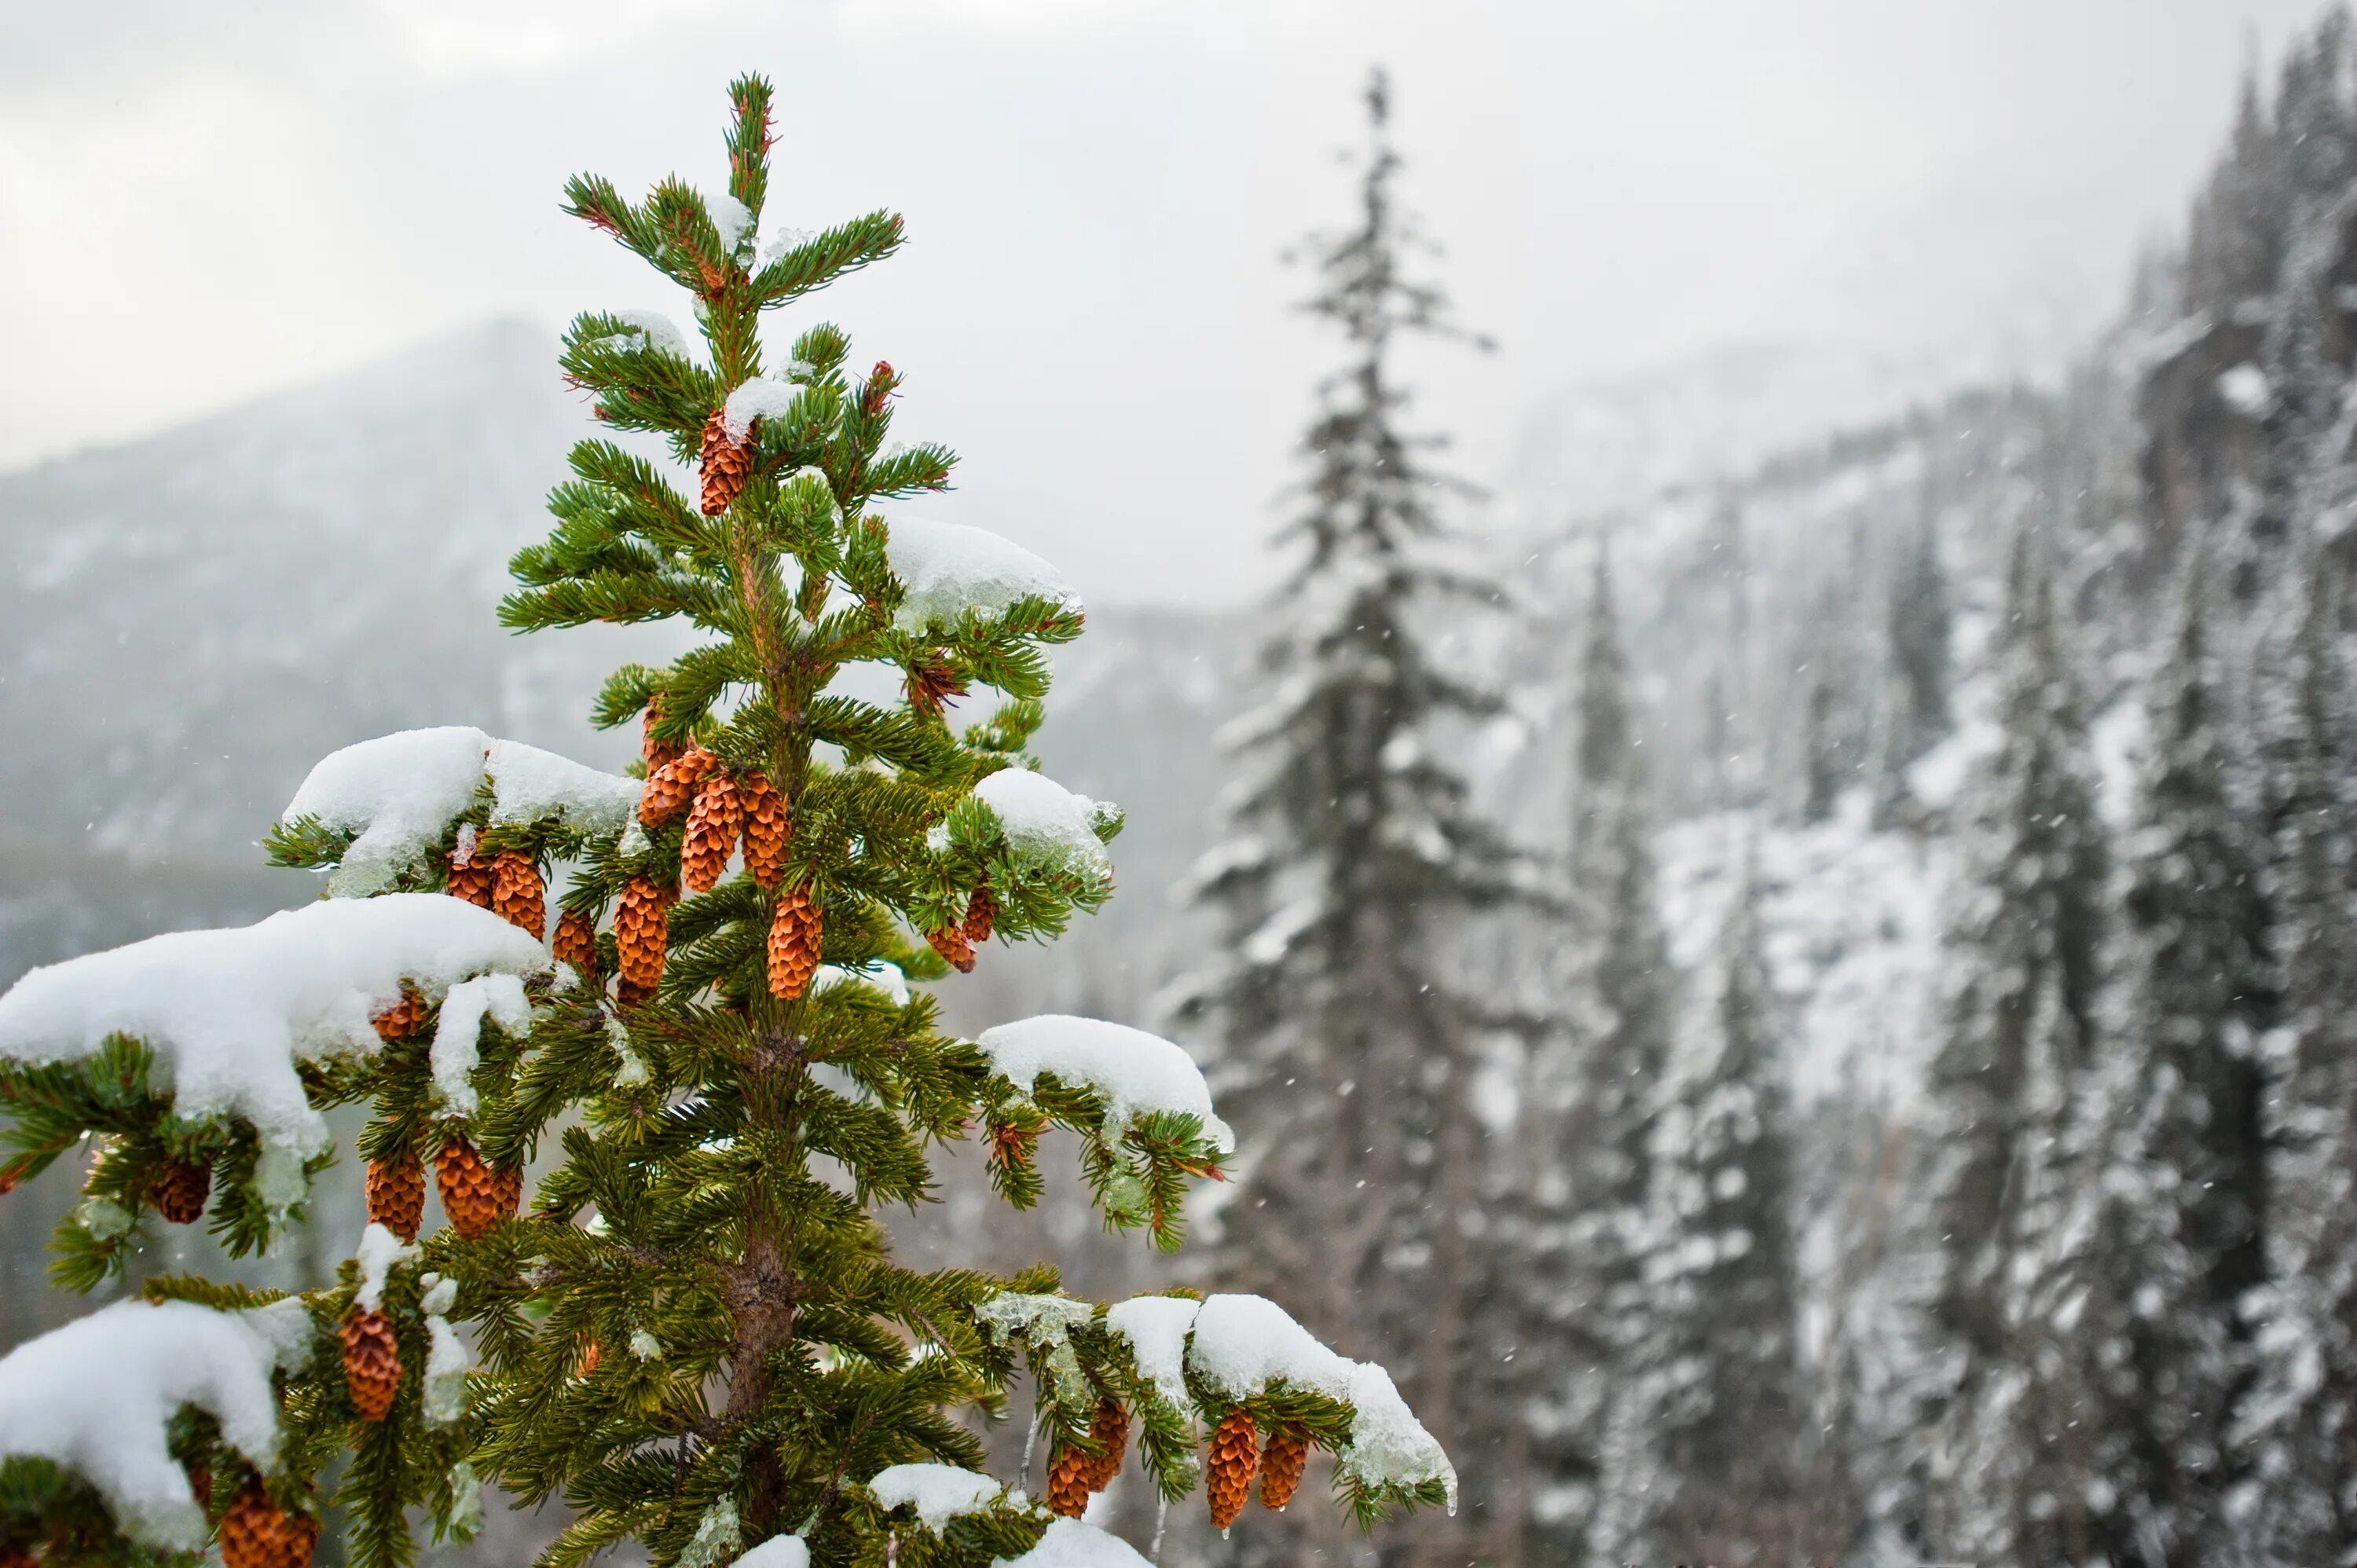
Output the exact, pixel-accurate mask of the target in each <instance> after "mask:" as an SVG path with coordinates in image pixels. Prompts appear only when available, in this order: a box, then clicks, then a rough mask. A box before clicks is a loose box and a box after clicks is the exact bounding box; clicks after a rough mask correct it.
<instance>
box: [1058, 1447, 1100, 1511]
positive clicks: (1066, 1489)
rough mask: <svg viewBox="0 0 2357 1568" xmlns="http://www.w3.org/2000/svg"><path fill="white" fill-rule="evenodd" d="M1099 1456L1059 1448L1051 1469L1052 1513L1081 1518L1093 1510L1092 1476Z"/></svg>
mask: <svg viewBox="0 0 2357 1568" xmlns="http://www.w3.org/2000/svg"><path fill="white" fill-rule="evenodd" d="M1095 1468H1096V1455H1093V1454H1090V1453H1087V1452H1085V1451H1083V1450H1082V1449H1079V1448H1069V1447H1067V1448H1059V1449H1057V1450H1056V1457H1055V1459H1054V1460H1053V1462H1051V1463H1050V1464H1049V1466H1048V1511H1049V1513H1052V1514H1060V1515H1061V1516H1062V1517H1063V1518H1065V1519H1078V1518H1080V1517H1081V1516H1082V1514H1084V1513H1086V1512H1088V1511H1089V1477H1090V1475H1091V1474H1092V1473H1093V1471H1094V1470H1095Z"/></svg>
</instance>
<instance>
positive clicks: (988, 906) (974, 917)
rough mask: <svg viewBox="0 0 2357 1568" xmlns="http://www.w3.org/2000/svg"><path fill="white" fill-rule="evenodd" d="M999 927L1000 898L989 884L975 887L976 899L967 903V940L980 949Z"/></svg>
mask: <svg viewBox="0 0 2357 1568" xmlns="http://www.w3.org/2000/svg"><path fill="white" fill-rule="evenodd" d="M997 927H998V897H997V895H996V894H994V893H992V892H991V890H990V884H989V883H987V882H977V883H975V884H974V897H971V898H968V899H967V900H966V901H965V940H967V941H969V942H972V943H974V945H975V946H977V947H979V946H980V945H981V944H983V943H984V942H986V941H988V940H990V933H991V932H992V931H994V930H996V929H997Z"/></svg>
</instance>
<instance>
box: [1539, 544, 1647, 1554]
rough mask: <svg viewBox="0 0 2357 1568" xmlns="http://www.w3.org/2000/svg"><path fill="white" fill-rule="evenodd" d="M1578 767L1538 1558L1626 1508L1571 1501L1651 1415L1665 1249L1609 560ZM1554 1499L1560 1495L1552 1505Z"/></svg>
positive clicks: (1542, 1259)
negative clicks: (1648, 1389) (1640, 1392)
mask: <svg viewBox="0 0 2357 1568" xmlns="http://www.w3.org/2000/svg"><path fill="white" fill-rule="evenodd" d="M1577 681H1578V704H1577V718H1578V725H1579V733H1578V736H1577V741H1576V743H1575V749H1574V752H1573V757H1572V789H1573V797H1572V802H1571V807H1572V809H1571V817H1572V824H1571V846H1570V857H1569V899H1570V904H1569V919H1568V921H1567V924H1566V940H1565V943H1564V950H1563V962H1562V964H1561V966H1560V967H1561V968H1562V970H1563V980H1562V984H1563V988H1564V990H1565V993H1566V998H1567V1004H1566V1015H1567V1016H1566V1019H1565V1024H1564V1029H1563V1033H1562V1036H1561V1037H1560V1038H1559V1039H1557V1040H1555V1042H1553V1043H1552V1045H1551V1047H1550V1048H1549V1049H1547V1050H1544V1051H1542V1052H1541V1053H1539V1054H1538V1059H1537V1063H1536V1066H1535V1068H1534V1074H1533V1079H1534V1085H1533V1089H1532V1091H1531V1094H1530V1101H1531V1103H1532V1105H1533V1106H1534V1113H1535V1114H1536V1115H1538V1116H1540V1117H1543V1118H1544V1121H1543V1122H1541V1124H1540V1125H1539V1126H1538V1127H1537V1128H1536V1129H1534V1133H1532V1136H1533V1137H1534V1140H1536V1141H1537V1142H1538V1143H1539V1144H1540V1149H1541V1153H1540V1155H1539V1160H1538V1169H1537V1171H1536V1172H1535V1174H1534V1179H1533V1180H1532V1182H1531V1184H1530V1197H1529V1206H1530V1208H1531V1212H1532V1219H1531V1222H1530V1226H1529V1232H1530V1240H1529V1242H1528V1251H1529V1262H1528V1264H1527V1267H1526V1274H1527V1278H1526V1281H1525V1284H1524V1295H1525V1300H1526V1303H1527V1305H1526V1307H1525V1311H1524V1319H1525V1323H1526V1327H1525V1329H1524V1332H1523V1335H1522V1337H1521V1338H1520V1343H1521V1345H1522V1346H1523V1354H1524V1355H1527V1356H1532V1357H1534V1359H1535V1360H1536V1364H1537V1366H1538V1367H1539V1368H1543V1369H1544V1371H1540V1372H1534V1379H1535V1381H1534V1386H1533V1389H1532V1391H1531V1394H1532V1397H1531V1399H1530V1401H1529V1404H1530V1409H1531V1411H1532V1416H1531V1420H1532V1423H1533V1432H1532V1439H1531V1446H1532V1456H1533V1465H1534V1471H1535V1473H1536V1474H1535V1480H1536V1482H1537V1484H1538V1486H1539V1487H1540V1488H1541V1491H1540V1500H1541V1502H1542V1504H1543V1505H1544V1506H1542V1507H1541V1509H1539V1511H1538V1513H1537V1515H1536V1517H1535V1518H1534V1541H1535V1542H1536V1543H1537V1548H1538V1550H1537V1552H1536V1553H1535V1556H1536V1560H1539V1561H1548V1560H1553V1559H1558V1558H1561V1557H1564V1556H1567V1555H1575V1554H1577V1553H1578V1552H1587V1551H1592V1552H1597V1553H1599V1554H1602V1555H1604V1556H1606V1557H1607V1558H1608V1559H1609V1554H1610V1552H1613V1551H1615V1550H1617V1549H1618V1541H1619V1539H1620V1535H1621V1530H1622V1524H1621V1514H1620V1511H1619V1510H1620V1503H1621V1502H1622V1501H1623V1499H1617V1498H1609V1497H1603V1496H1601V1495H1598V1496H1595V1497H1592V1498H1590V1500H1589V1505H1588V1507H1587V1509H1586V1510H1585V1513H1584V1514H1583V1512H1582V1511H1581V1510H1580V1509H1579V1508H1578V1507H1577V1502H1576V1498H1577V1492H1576V1491H1575V1490H1574V1488H1575V1487H1577V1486H1578V1485H1579V1484H1580V1483H1582V1482H1583V1481H1587V1480H1589V1479H1590V1478H1591V1477H1593V1478H1595V1479H1596V1480H1597V1481H1599V1482H1600V1481H1601V1480H1602V1479H1603V1477H1601V1476H1599V1475H1598V1467H1599V1466H1600V1465H1601V1464H1602V1463H1603V1460H1604V1450H1605V1448H1606V1446H1607V1444H1608V1443H1609V1440H1610V1434H1612V1432H1613V1429H1614V1423H1615V1422H1616V1421H1626V1420H1628V1419H1630V1418H1631V1415H1632V1414H1633V1415H1635V1416H1636V1417H1638V1418H1641V1417H1642V1415H1643V1413H1644V1412H1641V1411H1637V1410H1634V1409H1633V1407H1632V1406H1631V1405H1629V1404H1627V1403H1625V1402H1624V1401H1625V1400H1626V1399H1628V1398H1629V1397H1630V1396H1629V1395H1628V1392H1627V1391H1626V1390H1625V1388H1624V1387H1623V1379H1622V1374H1623V1372H1624V1371H1625V1370H1626V1369H1627V1368H1628V1367H1629V1366H1630V1365H1631V1364H1632V1362H1633V1361H1634V1360H1635V1359H1637V1358H1638V1356H1639V1355H1640V1353H1641V1345H1642V1342H1643V1339H1644V1336H1645V1332H1646V1329H1647V1319H1648V1315H1649V1313H1650V1311H1651V1308H1652V1297H1651V1289H1650V1286H1649V1285H1648V1283H1647V1281H1646V1264H1647V1262H1648V1260H1649V1259H1652V1258H1653V1257H1655V1256H1658V1255H1659V1254H1660V1252H1661V1250H1662V1246H1663V1237H1662V1234H1661V1230H1660V1226H1659V1214H1658V1210H1657V1209H1656V1208H1655V1206H1654V1201H1653V1199H1654V1194H1655V1191H1656V1180H1657V1177H1656V1161H1657V1155H1658V1153H1659V1145H1658V1140H1657V1136H1656V1124H1657V1121H1658V1118H1659V1115H1660V1112H1661V1106H1662V1101H1661V1095H1662V1083H1663V1070H1664V1069H1665V1067H1666V1065H1667V1063H1668V1060H1669V1047H1670V1033H1671V1029H1672V1026H1673V1008H1674V999H1675V984H1674V974H1673V972H1672V970H1671V966H1670V958H1669V950H1668V943H1667V940H1666V939H1665V938H1664V936H1663V931H1662V926H1661V915H1660V909H1659V906H1658V903H1657V897H1658V894H1657V890H1656V886H1655V876H1654V864H1653V845H1652V812H1651V811H1650V809H1649V796H1648V789H1649V785H1648V780H1647V776H1646V768H1645V766H1644V760H1643V753H1642V750H1641V746H1640V744H1639V742H1640V740H1641V735H1640V731H1639V727H1638V726H1639V722H1640V721H1639V719H1638V715H1637V712H1636V707H1635V696H1634V693H1632V692H1631V690H1630V681H1629V671H1628V664H1627V661H1626V658H1625V655H1624V654H1623V652H1622V650H1621V643H1620V628H1619V623H1618V618H1617V616H1616V615H1615V613H1614V609H1613V598H1612V577H1611V572H1610V568H1609V564H1608V563H1607V561H1606V560H1605V558H1604V557H1603V555H1602V554H1601V553H1599V555H1598V561H1597V568H1596V578H1595V587H1594V590H1593V593H1592V595H1591V597H1590V601H1589V613H1588V622H1587V636H1586V640H1585V642H1584V645H1583V649H1582V654H1581V660H1580V668H1579V670H1578V671H1577ZM1550 1498H1552V1499H1555V1500H1553V1501H1549V1499H1550Z"/></svg>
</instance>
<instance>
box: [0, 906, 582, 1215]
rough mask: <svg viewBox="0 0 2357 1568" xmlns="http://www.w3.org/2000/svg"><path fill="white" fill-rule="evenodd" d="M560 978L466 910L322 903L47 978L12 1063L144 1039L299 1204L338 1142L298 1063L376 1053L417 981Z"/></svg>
mask: <svg viewBox="0 0 2357 1568" xmlns="http://www.w3.org/2000/svg"><path fill="white" fill-rule="evenodd" d="M547 967H548V955H547V954H546V953H545V952H544V951H543V950H541V946H540V944H539V943H538V942H536V941H534V940H533V939H532V938H531V937H529V936H527V935H525V934H524V933H523V932H522V931H521V930H518V929H516V928H515V927H513V926H511V925H510V924H508V923H507V922H506V921H505V920H502V919H500V918H499V917H498V916H497V915H494V914H492V913H491V912H490V910H488V909H481V908H476V907H475V906H474V905H472V904H469V903H467V902H466V901H464V900H463V899H458V898H446V897H441V896H440V895H438V894H429V893H395V894H391V895H388V896H386V897H382V898H369V899H328V900H323V901H321V902H319V903H316V904H308V905H306V906H304V907H303V908H300V909H290V910H287V911H285V912H284V913H281V914H276V915H273V916H271V917H270V918H267V919H265V920H263V921H261V922H259V923H258V924H255V925H252V926H238V927H231V928H226V929H218V930H201V931H175V932H172V933H170V934H168V935H166V936H160V937H150V938H148V939H147V940H145V941H139V942H133V943H132V944H131V945H130V946H128V947H120V948H114V949H112V950H108V951H105V952H96V953H90V954H87V955H85V956H83V957H81V958H76V959H69V960H67V961H65V962H63V963H55V964H50V965H48V966H47V967H46V968H41V969H36V970H34V971H32V972H30V973H28V974H27V975H26V976H25V977H24V978H23V979H21V980H19V981H17V982H16V984H15V985H14V986H12V987H10V988H9V990H8V991H7V992H6V993H5V994H0V1060H9V1061H16V1062H23V1063H27V1064H28V1065H41V1064H46V1063H51V1062H61V1061H70V1060H78V1059H81V1058H86V1057H89V1056H91V1055H93V1054H95V1053H97V1052H98V1051H99V1050H101V1049H102V1048H103V1047H105V1045H106V1042H107V1041H108V1040H109V1039H110V1038H112V1037H113V1036H124V1037H127V1038H131V1039H135V1040H138V1041H141V1042H143V1043H144V1044H145V1046H146V1047H147V1048H148V1049H149V1050H150V1051H152V1052H153V1053H154V1054H155V1058H156V1074H157V1081H158V1082H159V1083H160V1084H161V1085H162V1086H163V1087H164V1088H165V1089H167V1090H168V1091H169V1092H170V1094H171V1096H172V1100H173V1107H174V1110H175V1111H176V1112H178V1114H179V1115H180V1116H181V1117H183V1118H184V1119H186V1120H188V1121H192V1122H199V1121H206V1120H210V1119H212V1118H216V1117H221V1116H226V1115H236V1116H240V1117H242V1118H244V1119H245V1120H246V1121H247V1122H251V1123H252V1124H253V1127H254V1129H255V1131H256V1132H257V1133H260V1134H261V1136H262V1141H263V1165H262V1168H261V1170H260V1172H259V1173H258V1174H257V1181H258V1183H259V1185H260V1186H261V1187H262V1189H263V1195H264V1198H265V1199H267V1200H268V1201H270V1202H272V1203H274V1204H284V1203H291V1202H293V1201H294V1200H295V1199H296V1198H297V1197H300V1196H301V1194H302V1165H303V1162H304V1161H305V1160H306V1159H308V1158H310V1157H311V1156H313V1155H317V1154H319V1153H322V1152H324V1151H325V1150H326V1149H327V1148H328V1146H329V1143H330V1139H329V1135H328V1124H327V1122H326V1121H325V1120H324V1119H322V1118H321V1116H320V1115H319V1113H318V1112H317V1111H315V1110H313V1109H312V1108H311V1103H310V1101H309V1100H308V1099H307V1097H306V1095H305V1093H304V1090H303V1080H302V1079H301V1078H300V1077H299V1076H298V1075H297V1073H296V1064H297V1063H298V1062H309V1061H320V1060H325V1059H327V1058H332V1057H335V1056H338V1055H341V1054H344V1053H347V1052H352V1051H369V1050H373V1049H374V1048H375V1047H376V1045H377V1036H376V1031H375V1029H374V1028H373V1027H372V1026H371V1024H370V1019H371V1018H372V1017H374V1016H375V1015H377V1014H379V1013H381V1012H382V1011H384V1010H385V1009H386V1008H387V1007H390V1006H392V1005H393V1004H394V1003H396V1002H398V1001H399V1000H400V999H401V992H402V985H403V983H404V981H405V982H407V983H410V984H411V985H412V986H414V988H415V989H416V990H418V991H419V992H420V993H423V994H424V995H425V996H426V997H427V998H428V999H429V1000H431V999H434V998H436V997H439V996H441V995H442V994H444V993H446V992H447V991H448V990H449V989H450V988H451V987H452V986H454V985H456V984H457V983H459V982H461V981H464V980H467V979H468V978H471V977H473V976H476V975H480V974H489V973H496V974H504V975H511V976H522V975H528V974H535V973H538V972H542V971H544V970H545V969H546V968H547ZM495 1016H496V1014H495Z"/></svg>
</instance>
